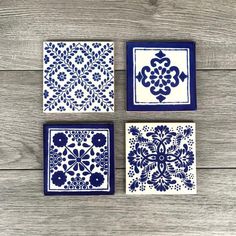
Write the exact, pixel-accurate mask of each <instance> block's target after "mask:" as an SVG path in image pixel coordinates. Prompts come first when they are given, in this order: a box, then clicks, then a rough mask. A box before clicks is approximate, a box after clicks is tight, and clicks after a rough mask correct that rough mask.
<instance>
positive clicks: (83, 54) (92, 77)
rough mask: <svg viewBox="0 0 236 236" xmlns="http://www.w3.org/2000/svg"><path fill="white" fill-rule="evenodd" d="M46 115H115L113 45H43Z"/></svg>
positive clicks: (102, 43)
mask: <svg viewBox="0 0 236 236" xmlns="http://www.w3.org/2000/svg"><path fill="white" fill-rule="evenodd" d="M43 48H44V51H43V52H44V55H43V61H44V63H43V78H44V80H43V111H44V112H113V111H114V44H113V42H44V44H43Z"/></svg>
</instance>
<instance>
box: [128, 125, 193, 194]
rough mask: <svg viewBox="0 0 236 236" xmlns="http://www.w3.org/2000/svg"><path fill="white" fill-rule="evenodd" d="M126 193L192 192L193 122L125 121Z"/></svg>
mask: <svg viewBox="0 0 236 236" xmlns="http://www.w3.org/2000/svg"><path fill="white" fill-rule="evenodd" d="M126 127H127V128H126V132H127V143H126V145H127V146H126V148H127V169H126V171H127V193H151V194H152V193H195V192H196V173H195V172H196V157H195V126H194V124H193V123H187V124H182V123H179V124H176V123H169V124H168V123H166V124H158V123H156V124H155V123H128V124H127V126H126Z"/></svg>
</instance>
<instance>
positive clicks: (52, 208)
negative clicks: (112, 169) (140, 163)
mask: <svg viewBox="0 0 236 236" xmlns="http://www.w3.org/2000/svg"><path fill="white" fill-rule="evenodd" d="M235 38H236V1H235V0H199V1H195V0H175V1H174V0H150V1H144V0H142V1H141V0H140V1H139V0H129V1H117V0H109V1H101V0H97V1H93V0H86V1H85V0H84V1H82V0H80V1H79V0H74V1H71V0H68V1H64V0H54V1H46V0H44V1H33V0H25V1H14V0H2V1H0V85H1V86H0V130H1V132H0V193H1V194H0V235H4V236H5V235H14V236H15V235H17V236H18V235H30V236H31V235H93V236H94V235H158V236H159V235H164V236H169V235H181V236H182V235H191V236H192V235H193V236H194V235H204V236H205V235H236V217H235V216H236V207H235V205H236V181H235V179H236V98H235V96H236V41H235ZM86 39H88V40H96V39H100V40H113V41H114V42H115V68H116V73H115V84H116V88H115V90H116V91H115V92H116V93H115V94H116V111H115V112H114V113H109V114H104V113H103V114H97V115H96V116H95V117H94V116H91V114H86V113H84V114H43V112H42V42H43V41H46V40H86ZM173 39H174V40H193V41H196V43H197V68H198V70H197V95H198V110H197V111H196V112H139V113H138V112H126V111H125V106H126V105H125V103H126V102H125V101H126V97H125V87H126V82H125V80H126V76H125V62H126V60H125V42H126V41H128V40H173ZM136 120H137V121H194V122H196V124H197V168H198V170H197V180H198V194H197V195H195V196H192V195H191V196H188V195H183V196H171V195H169V196H158V195H157V196H144V197H143V196H126V195H125V181H124V180H125V175H124V174H125V172H124V163H125V156H124V123H125V122H126V121H136ZM85 121H113V122H114V124H115V144H116V148H115V154H116V157H115V158H116V194H115V195H114V196H103V197H100V196H99V197H44V196H43V182H42V181H43V175H42V168H43V167H42V159H43V156H42V124H43V123H45V122H85Z"/></svg>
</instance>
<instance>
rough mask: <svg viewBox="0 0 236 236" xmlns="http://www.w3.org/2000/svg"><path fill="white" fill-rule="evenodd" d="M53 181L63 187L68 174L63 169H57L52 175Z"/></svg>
mask: <svg viewBox="0 0 236 236" xmlns="http://www.w3.org/2000/svg"><path fill="white" fill-rule="evenodd" d="M52 182H53V183H54V184H55V185H56V186H58V187H61V186H62V185H63V184H64V183H65V182H66V175H65V173H64V172H63V171H57V172H55V173H54V174H53V175H52Z"/></svg>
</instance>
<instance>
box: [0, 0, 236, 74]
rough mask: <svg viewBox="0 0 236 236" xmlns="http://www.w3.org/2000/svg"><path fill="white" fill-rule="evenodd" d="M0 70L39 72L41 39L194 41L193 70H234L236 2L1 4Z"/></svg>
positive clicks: (118, 64) (119, 64)
mask: <svg viewBox="0 0 236 236" xmlns="http://www.w3.org/2000/svg"><path fill="white" fill-rule="evenodd" d="M0 18H1V21H0V29H1V34H0V59H1V60H0V70H1V69H2V70H38V69H40V70H41V69H42V42H43V41H45V40H98V39H100V40H113V41H114V42H115V68H116V69H117V70H124V69H125V61H126V60H125V42H126V41H130V40H193V41H196V45H197V67H198V68H215V69H235V68H236V41H235V38H236V1H235V0H217V1H215V0H208V1H195V0H188V1H186V0H170V1H167V0H149V1H144V0H142V1H139V0H129V1H125V0H121V1H116V0H107V1H98V0H91V1H75V0H68V1H66V2H65V1H64V0H51V1H48V0H43V1H33V0H25V1H14V0H2V1H0Z"/></svg>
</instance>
